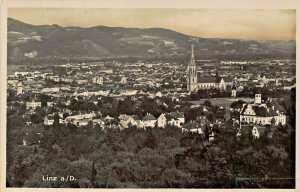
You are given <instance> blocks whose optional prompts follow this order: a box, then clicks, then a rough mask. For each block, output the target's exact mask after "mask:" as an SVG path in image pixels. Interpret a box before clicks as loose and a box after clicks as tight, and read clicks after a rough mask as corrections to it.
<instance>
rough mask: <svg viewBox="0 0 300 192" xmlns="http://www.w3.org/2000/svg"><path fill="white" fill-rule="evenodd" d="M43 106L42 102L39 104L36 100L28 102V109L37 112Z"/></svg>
mask: <svg viewBox="0 0 300 192" xmlns="http://www.w3.org/2000/svg"><path fill="white" fill-rule="evenodd" d="M41 106H42V102H39V101H35V100H32V101H30V102H26V109H27V110H28V109H33V110H35V109H36V108H37V107H41Z"/></svg>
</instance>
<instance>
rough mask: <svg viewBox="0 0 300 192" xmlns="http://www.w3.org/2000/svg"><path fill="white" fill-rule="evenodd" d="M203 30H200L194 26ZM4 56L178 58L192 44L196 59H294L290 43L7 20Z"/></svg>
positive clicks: (157, 29) (293, 45)
mask: <svg viewBox="0 0 300 192" xmlns="http://www.w3.org/2000/svg"><path fill="white" fill-rule="evenodd" d="M199 27H203V26H199ZM7 31H8V32H7V38H8V41H7V46H8V57H9V58H22V57H24V58H26V57H27V58H44V57H56V58H62V57H70V58H88V57H96V58H104V57H132V56H140V57H143V56H147V57H158V58H159V57H181V56H186V55H188V54H189V53H190V46H191V44H193V45H194V47H195V55H196V56H198V57H199V58H207V56H211V57H219V56H220V55H221V56H222V55H226V56H233V57H234V56H236V55H269V56H276V55H277V56H278V55H283V56H284V57H295V52H296V43H295V41H275V40H274V41H270V40H268V41H255V40H240V39H219V38H201V37H193V36H189V35H185V34H182V33H178V32H176V31H172V30H169V29H164V28H123V27H107V26H95V27H88V28H82V27H62V26H59V25H56V24H54V25H31V24H27V23H24V22H21V21H18V20H15V19H12V18H8V22H7Z"/></svg>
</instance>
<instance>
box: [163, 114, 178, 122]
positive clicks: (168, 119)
mask: <svg viewBox="0 0 300 192" xmlns="http://www.w3.org/2000/svg"><path fill="white" fill-rule="evenodd" d="M165 117H166V119H167V121H171V120H172V119H175V120H178V118H176V117H174V116H173V115H171V114H166V115H165Z"/></svg>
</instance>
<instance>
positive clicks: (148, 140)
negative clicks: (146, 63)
mask: <svg viewBox="0 0 300 192" xmlns="http://www.w3.org/2000/svg"><path fill="white" fill-rule="evenodd" d="M36 129H38V130H39V132H41V133H42V135H43V137H38V135H35V136H34V135H33V136H32V137H31V138H30V137H29V138H28V144H29V145H26V146H24V145H21V144H22V137H23V135H24V134H25V132H29V129H28V128H27V127H26V126H25V125H23V124H20V123H18V118H17V117H16V116H15V115H14V114H11V115H10V116H8V146H7V147H8V150H7V151H8V154H7V155H8V161H7V185H8V186H14V187H84V188H88V187H101V188H111V187H143V188H148V187H172V188H174V187H176V188H177V187H186V188H190V187H197V188H202V187H210V188H215V187H218V188H229V187H293V186H294V183H293V182H294V180H290V179H289V178H293V177H294V167H293V164H294V162H293V161H292V159H291V158H290V156H291V153H293V151H292V147H291V145H293V143H292V142H291V140H290V138H289V137H290V136H291V135H292V134H293V130H292V129H291V128H289V127H282V126H279V127H277V128H276V131H275V132H274V135H273V138H268V137H267V136H265V135H263V136H261V137H260V138H259V139H253V138H252V136H251V135H250V134H249V135H244V136H242V137H240V138H239V139H238V138H236V136H235V135H236V130H235V128H234V127H232V128H231V129H219V130H217V132H218V134H217V137H216V138H215V140H214V141H213V142H209V141H208V140H207V137H206V135H205V134H206V133H204V134H203V135H200V134H197V133H188V132H185V133H182V132H181V130H180V129H178V128H175V127H167V128H165V129H158V128H153V129H147V130H143V129H137V128H135V127H130V128H128V129H125V130H118V129H105V130H103V129H102V128H101V127H99V126H93V125H92V124H89V125H87V126H85V127H80V128H78V127H76V126H72V125H68V126H65V125H54V126H51V127H43V126H42V125H41V127H39V128H36ZM32 132H34V131H32V130H31V133H32ZM38 140H40V143H39V142H38ZM46 176H57V177H59V178H60V177H67V176H74V177H75V178H76V180H74V181H68V182H66V181H42V179H43V177H46ZM276 178H285V179H278V180H276Z"/></svg>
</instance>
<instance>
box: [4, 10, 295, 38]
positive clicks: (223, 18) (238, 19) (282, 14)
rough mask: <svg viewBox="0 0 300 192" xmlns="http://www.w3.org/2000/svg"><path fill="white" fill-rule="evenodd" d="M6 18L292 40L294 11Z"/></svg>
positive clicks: (54, 13)
mask: <svg viewBox="0 0 300 192" xmlns="http://www.w3.org/2000/svg"><path fill="white" fill-rule="evenodd" d="M8 17H9V18H12V19H16V20H19V21H21V22H24V23H28V24H32V25H52V24H57V25H60V26H62V27H68V26H69V27H82V28H88V27H95V26H107V27H125V28H165V29H170V30H174V31H176V32H179V33H183V34H186V35H190V36H195V37H202V38H223V39H244V40H284V41H289V40H295V37H296V35H295V33H296V12H295V10H219V9H112V8H111V9H78V8H46V9H42V8H10V9H9V10H8ZM122 18H126V19H122ZM198 18H201V19H198Z"/></svg>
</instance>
